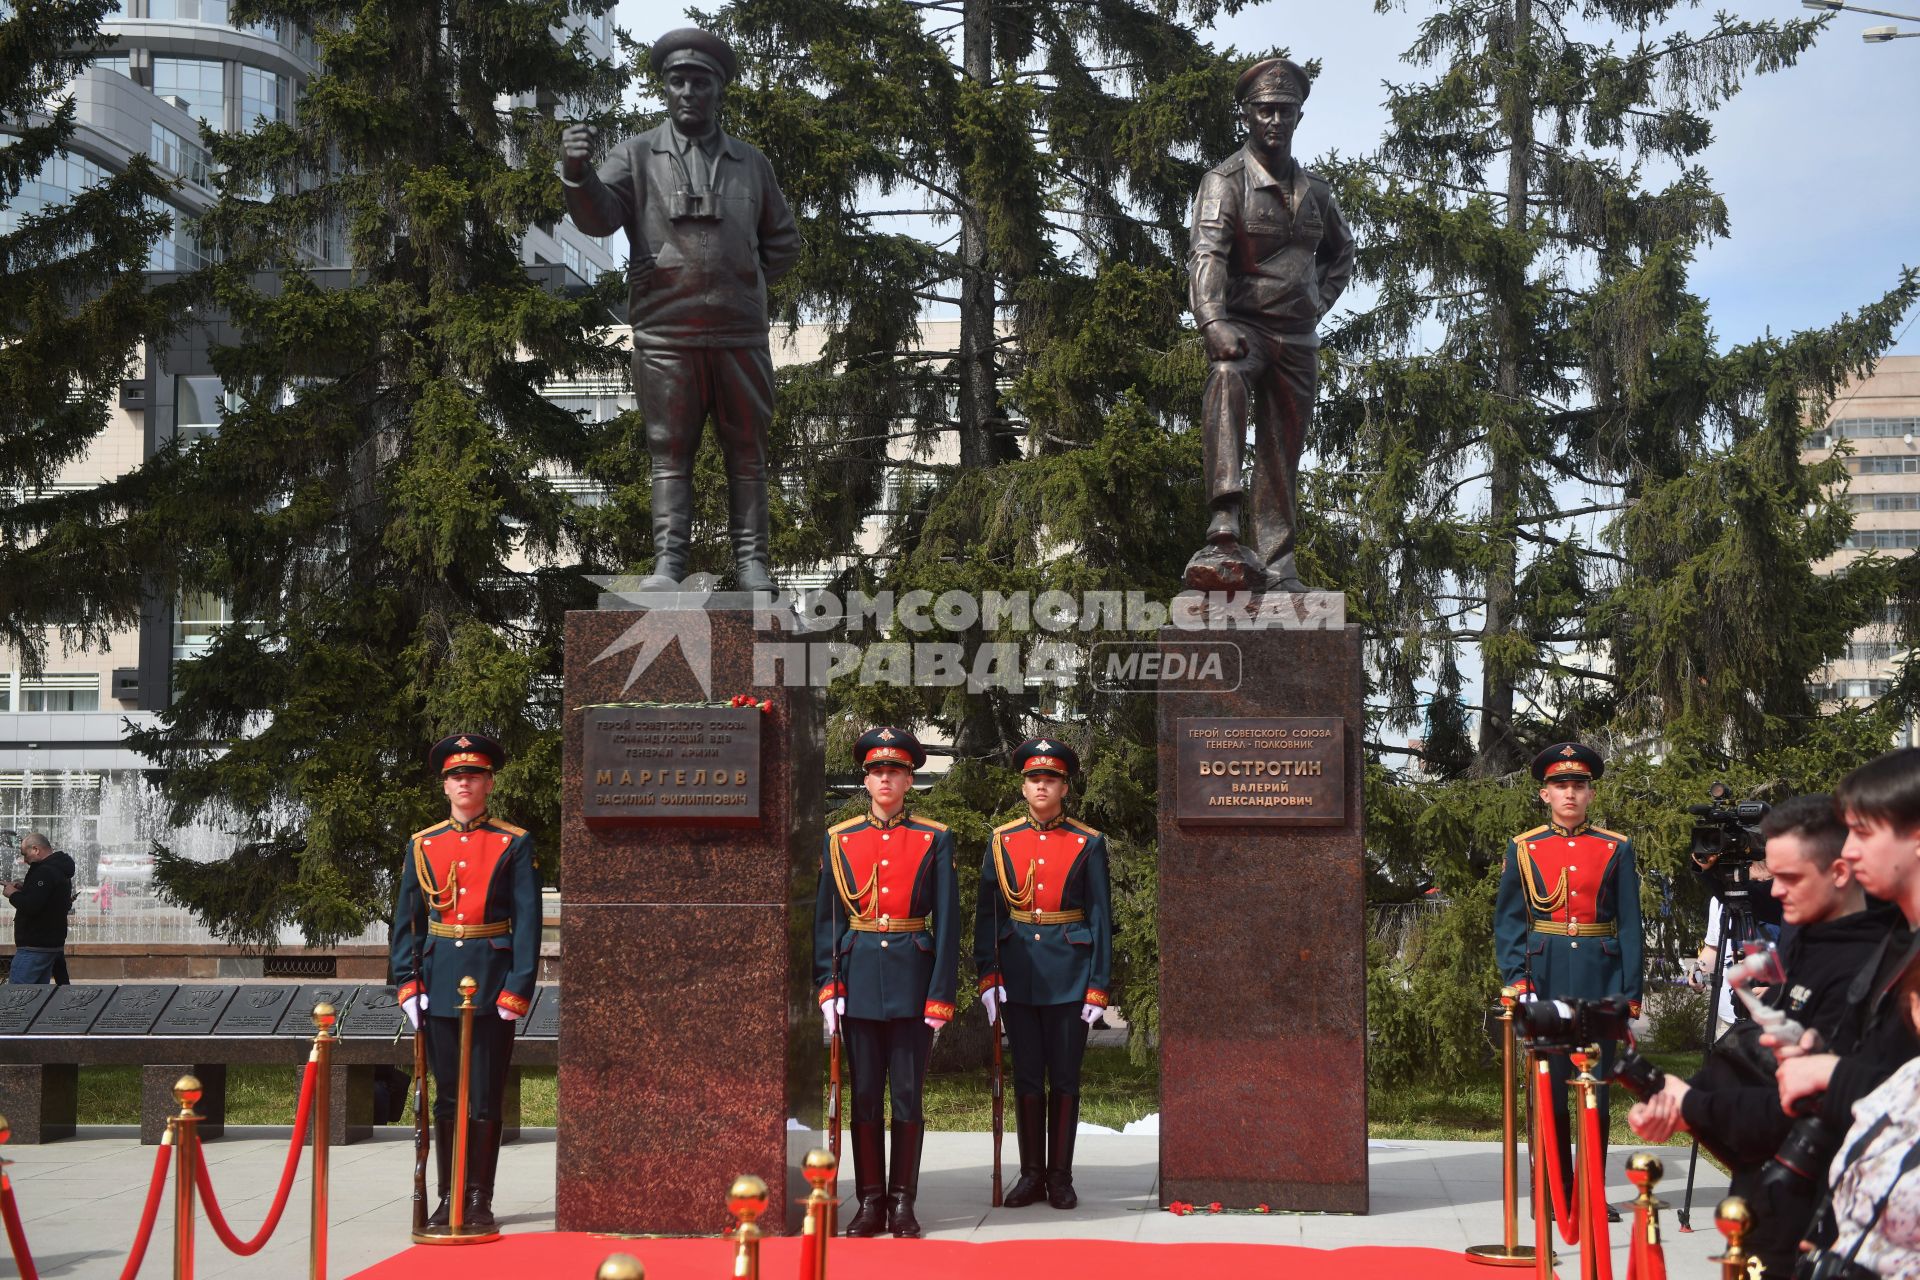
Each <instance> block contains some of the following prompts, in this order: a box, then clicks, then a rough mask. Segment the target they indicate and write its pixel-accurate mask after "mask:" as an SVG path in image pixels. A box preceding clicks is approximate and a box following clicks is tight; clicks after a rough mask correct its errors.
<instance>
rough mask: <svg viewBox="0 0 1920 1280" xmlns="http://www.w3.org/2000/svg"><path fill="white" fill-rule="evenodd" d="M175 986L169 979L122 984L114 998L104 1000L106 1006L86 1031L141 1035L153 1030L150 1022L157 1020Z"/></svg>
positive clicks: (97, 1033) (92, 1033) (98, 1034)
mask: <svg viewBox="0 0 1920 1280" xmlns="http://www.w3.org/2000/svg"><path fill="white" fill-rule="evenodd" d="M177 990H179V988H178V987H176V986H174V985H173V984H172V983H170V982H169V983H167V984H165V985H152V986H149V985H146V984H129V985H128V986H124V987H121V988H120V989H119V990H118V991H116V992H114V993H113V999H111V1000H109V1001H107V1007H106V1008H105V1009H103V1010H101V1011H100V1017H99V1020H98V1021H96V1022H95V1023H94V1024H93V1030H92V1031H90V1032H89V1033H88V1034H89V1035H96V1036H143V1035H145V1034H147V1032H149V1031H151V1030H153V1024H154V1023H156V1022H158V1021H159V1020H160V1015H161V1013H163V1012H164V1011H165V1010H166V1007H167V1001H169V1000H171V999H173V993H174V992H175V991H177Z"/></svg>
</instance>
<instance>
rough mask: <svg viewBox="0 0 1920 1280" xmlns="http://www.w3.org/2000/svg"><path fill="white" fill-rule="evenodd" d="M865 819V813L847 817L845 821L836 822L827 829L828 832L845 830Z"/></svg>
mask: <svg viewBox="0 0 1920 1280" xmlns="http://www.w3.org/2000/svg"><path fill="white" fill-rule="evenodd" d="M866 820H867V815H866V814H864V813H863V814H861V815H860V816H859V817H857V818H848V819H847V820H846V821H845V822H836V823H834V824H833V825H832V826H830V827H828V828H827V831H828V833H829V834H831V833H833V832H835V831H847V830H850V829H851V828H853V827H857V826H859V825H860V824H861V823H863V822H865V821H866Z"/></svg>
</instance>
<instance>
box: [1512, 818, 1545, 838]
mask: <svg viewBox="0 0 1920 1280" xmlns="http://www.w3.org/2000/svg"><path fill="white" fill-rule="evenodd" d="M1547 828H1548V824H1547V823H1544V822H1543V823H1541V824H1540V825H1539V826H1537V827H1534V828H1533V829H1532V830H1530V831H1522V832H1521V833H1520V834H1519V835H1517V836H1515V837H1514V839H1515V840H1525V839H1528V838H1529V837H1532V836H1537V835H1539V834H1540V833H1541V832H1542V831H1545V830H1547Z"/></svg>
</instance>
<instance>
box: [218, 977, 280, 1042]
mask: <svg viewBox="0 0 1920 1280" xmlns="http://www.w3.org/2000/svg"><path fill="white" fill-rule="evenodd" d="M293 993H294V988H293V987H282V986H259V987H252V986H249V987H241V988H240V989H239V991H237V992H235V993H234V997H233V999H232V1000H231V1001H229V1002H228V1003H227V1011H226V1012H225V1013H223V1014H221V1015H220V1021H219V1022H217V1023H215V1024H214V1027H213V1034H215V1035H217V1036H270V1035H272V1034H273V1033H274V1029H275V1028H277V1027H278V1026H279V1025H280V1019H281V1018H282V1017H283V1016H284V1015H285V1014H286V1012H287V1006H288V1005H290V1004H292V1003H293Z"/></svg>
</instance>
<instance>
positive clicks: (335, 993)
mask: <svg viewBox="0 0 1920 1280" xmlns="http://www.w3.org/2000/svg"><path fill="white" fill-rule="evenodd" d="M359 989H360V988H359V987H357V986H355V985H354V984H353V983H351V982H308V983H302V984H301V986H300V989H299V990H298V991H296V992H294V993H293V1000H292V1002H291V1003H290V1004H288V1006H287V1012H286V1013H285V1015H283V1016H282V1017H281V1019H280V1034H281V1035H283V1036H311V1035H312V1034H313V1033H314V1030H315V1028H314V1025H313V1006H315V1005H317V1004H330V1005H332V1006H333V1012H334V1016H335V1017H336V1018H337V1017H340V1016H343V1015H344V1014H345V1013H346V1012H347V1010H348V1008H349V1007H351V1006H352V1004H353V993H354V992H356V991H358V990H359ZM334 1025H335V1026H336V1027H337V1026H338V1025H339V1024H338V1023H337V1022H336V1023H335V1024H334Z"/></svg>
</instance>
